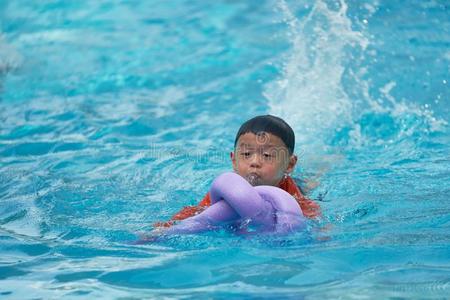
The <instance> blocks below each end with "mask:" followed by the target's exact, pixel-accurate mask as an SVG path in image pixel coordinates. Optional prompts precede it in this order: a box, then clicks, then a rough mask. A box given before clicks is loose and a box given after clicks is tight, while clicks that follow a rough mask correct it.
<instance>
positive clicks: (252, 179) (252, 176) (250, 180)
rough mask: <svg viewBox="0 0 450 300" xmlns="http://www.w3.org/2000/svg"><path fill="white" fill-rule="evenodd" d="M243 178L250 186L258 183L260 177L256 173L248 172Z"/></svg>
mask: <svg viewBox="0 0 450 300" xmlns="http://www.w3.org/2000/svg"><path fill="white" fill-rule="evenodd" d="M245 179H246V180H247V181H248V183H250V184H251V185H252V186H256V185H258V183H259V181H260V179H261V177H260V176H259V175H258V174H256V173H250V174H248V175H247V176H245Z"/></svg>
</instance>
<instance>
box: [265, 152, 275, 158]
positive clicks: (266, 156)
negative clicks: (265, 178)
mask: <svg viewBox="0 0 450 300" xmlns="http://www.w3.org/2000/svg"><path fill="white" fill-rule="evenodd" d="M263 157H264V158H265V159H271V158H272V157H273V155H272V154H270V153H267V152H264V153H263Z"/></svg>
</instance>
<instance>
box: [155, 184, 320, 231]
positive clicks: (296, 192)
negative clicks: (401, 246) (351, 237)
mask: <svg viewBox="0 0 450 300" xmlns="http://www.w3.org/2000/svg"><path fill="white" fill-rule="evenodd" d="M278 187H279V188H281V189H283V190H285V191H286V192H288V193H289V194H291V195H292V196H293V197H294V198H295V200H297V202H298V204H299V205H300V208H301V209H302V212H303V215H304V216H305V217H307V218H310V219H314V218H317V217H319V216H320V214H321V213H320V206H319V205H318V204H317V203H315V202H314V201H312V200H310V199H308V198H306V197H305V196H304V195H303V193H302V192H301V190H300V188H299V187H298V186H297V184H296V183H295V181H294V180H293V179H292V178H291V177H290V176H286V177H284V178H283V179H282V180H281V182H280V183H279V185H278ZM210 205H211V198H210V195H209V192H208V193H207V194H206V195H205V197H203V199H202V201H200V203H199V204H197V205H195V206H186V207H184V208H183V209H181V210H180V211H179V212H177V213H176V214H175V215H173V216H172V218H170V220H169V221H168V222H158V223H155V224H154V226H155V227H170V226H172V224H173V223H174V222H175V221H181V220H184V219H187V218H189V217H192V216H194V215H196V214H198V213H200V212H202V211H203V210H204V209H205V208H207V207H208V206H210Z"/></svg>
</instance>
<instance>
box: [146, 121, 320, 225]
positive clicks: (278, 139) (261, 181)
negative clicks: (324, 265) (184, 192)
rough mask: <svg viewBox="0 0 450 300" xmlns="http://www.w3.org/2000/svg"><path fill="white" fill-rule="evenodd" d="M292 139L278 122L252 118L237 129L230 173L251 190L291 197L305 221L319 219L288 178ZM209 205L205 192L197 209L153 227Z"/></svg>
mask: <svg viewBox="0 0 450 300" xmlns="http://www.w3.org/2000/svg"><path fill="white" fill-rule="evenodd" d="M294 146H295V135H294V131H293V130H292V128H291V127H290V126H289V125H288V124H287V123H286V122H285V121H284V120H283V119H281V118H278V117H275V116H272V115H263V116H257V117H254V118H252V119H250V120H248V121H246V122H245V123H244V124H242V126H241V127H240V128H239V131H238V133H237V135H236V138H235V142H234V152H231V153H230V157H231V162H232V165H233V170H234V172H235V173H237V174H239V175H241V176H242V177H243V178H245V179H246V180H247V181H248V182H249V183H250V184H251V185H252V186H259V185H270V186H276V187H279V188H281V189H283V190H284V191H286V192H288V193H289V194H291V195H292V196H293V197H294V198H295V200H296V201H297V202H298V204H299V205H300V208H301V209H302V212H303V215H304V216H305V217H307V218H316V217H318V216H320V207H319V205H318V204H316V203H315V202H313V201H311V200H310V199H308V198H306V197H305V196H304V195H303V194H302V192H301V190H300V188H299V187H298V186H297V185H296V183H295V182H294V180H293V179H292V178H291V177H290V175H289V174H290V173H291V172H292V171H293V169H294V167H295V165H296V163H297V156H296V155H294ZM210 205H211V196H210V193H209V192H208V193H207V194H206V195H205V197H204V198H203V200H202V201H201V202H200V203H199V204H198V205H197V206H187V207H184V208H183V209H182V210H181V211H179V212H178V213H176V214H175V215H174V216H173V217H172V218H171V220H170V221H169V222H165V223H157V224H155V225H156V226H164V227H169V226H171V225H172V224H173V223H174V222H175V221H180V220H184V219H186V218H189V217H192V216H194V215H196V214H199V213H200V212H202V211H204V210H205V209H206V208H207V207H209V206H210Z"/></svg>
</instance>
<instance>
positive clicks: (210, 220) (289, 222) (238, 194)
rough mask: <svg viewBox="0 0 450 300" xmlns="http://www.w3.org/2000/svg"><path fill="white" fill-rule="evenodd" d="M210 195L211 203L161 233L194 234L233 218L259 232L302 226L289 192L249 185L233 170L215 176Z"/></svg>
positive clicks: (301, 220) (287, 229)
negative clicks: (199, 211)
mask: <svg viewBox="0 0 450 300" xmlns="http://www.w3.org/2000/svg"><path fill="white" fill-rule="evenodd" d="M210 196H211V206H209V207H208V208H207V209H205V210H204V211H203V212H201V213H200V214H198V215H195V216H193V217H190V218H187V219H185V220H183V221H181V222H179V223H178V224H176V225H173V226H172V227H170V228H168V229H167V230H166V231H165V233H197V232H202V231H206V230H211V229H216V228H220V227H219V226H220V225H221V224H224V223H229V222H233V221H236V222H237V221H249V222H250V224H252V225H256V227H257V228H258V229H259V230H261V231H276V232H290V231H293V230H295V229H299V228H301V227H303V226H304V217H303V214H302V211H301V209H300V206H299V205H298V203H297V201H296V200H295V199H294V198H293V197H292V196H291V195H290V194H289V193H287V192H286V191H284V190H282V189H280V188H277V187H273V186H256V187H253V186H252V185H250V184H249V183H248V182H247V181H246V180H245V179H244V178H243V177H241V176H240V175H238V174H236V173H232V172H227V173H224V174H222V175H220V176H218V177H217V178H216V179H215V180H214V181H213V183H212V185H211V189H210Z"/></svg>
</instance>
